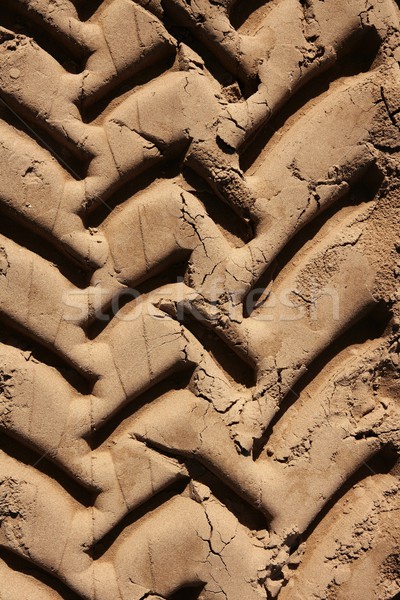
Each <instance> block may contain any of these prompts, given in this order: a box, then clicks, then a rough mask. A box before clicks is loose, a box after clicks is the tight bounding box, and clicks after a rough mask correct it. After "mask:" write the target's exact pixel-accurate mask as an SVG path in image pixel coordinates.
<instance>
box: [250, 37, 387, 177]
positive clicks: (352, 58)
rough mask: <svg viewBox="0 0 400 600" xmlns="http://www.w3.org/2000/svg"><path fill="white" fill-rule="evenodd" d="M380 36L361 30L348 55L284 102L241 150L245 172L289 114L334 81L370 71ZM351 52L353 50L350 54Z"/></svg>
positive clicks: (325, 90)
mask: <svg viewBox="0 0 400 600" xmlns="http://www.w3.org/2000/svg"><path fill="white" fill-rule="evenodd" d="M380 45H381V39H380V37H379V36H378V34H377V32H376V30H375V29H368V30H367V31H362V32H361V33H357V34H356V35H355V36H354V39H353V40H350V42H349V44H348V46H347V48H346V51H347V52H346V54H345V55H344V56H342V57H340V58H339V60H338V61H337V62H336V63H335V64H334V65H333V66H332V67H330V68H328V69H327V70H325V71H323V72H322V73H320V74H319V75H316V76H315V77H314V78H313V79H311V80H309V81H305V82H304V85H303V86H302V87H300V88H299V89H298V91H297V92H295V93H294V94H293V96H292V97H291V98H290V99H289V100H288V101H287V102H286V103H285V105H284V106H283V108H281V109H280V110H279V111H278V113H277V114H276V115H275V116H274V117H273V118H272V119H270V120H269V121H268V122H267V123H266V124H265V125H263V126H262V127H260V129H258V130H257V131H256V132H255V133H254V135H252V136H250V137H249V138H248V139H247V140H246V141H245V143H244V144H243V146H242V148H241V150H240V167H241V169H242V170H243V171H244V172H246V171H248V170H249V169H250V167H251V166H252V165H253V164H254V163H255V161H256V160H257V159H258V158H259V157H260V156H261V155H262V154H263V153H264V152H265V151H266V149H267V146H268V143H269V141H270V140H271V138H272V137H273V136H274V134H275V133H276V132H277V131H279V130H280V129H281V128H282V127H283V125H284V124H285V123H286V121H287V120H288V119H289V117H292V116H293V115H295V114H296V113H297V112H298V111H299V110H300V109H301V108H303V107H304V106H305V105H306V104H307V103H308V102H309V101H311V100H313V99H315V98H318V96H321V95H322V94H323V93H325V92H327V91H328V90H329V88H330V86H331V84H332V83H334V82H335V81H338V80H340V79H341V78H344V77H352V76H355V75H359V74H361V73H366V72H368V71H369V70H370V68H371V66H372V63H373V62H374V60H375V58H376V56H377V54H378V51H379V48H380ZM349 52H350V53H349Z"/></svg>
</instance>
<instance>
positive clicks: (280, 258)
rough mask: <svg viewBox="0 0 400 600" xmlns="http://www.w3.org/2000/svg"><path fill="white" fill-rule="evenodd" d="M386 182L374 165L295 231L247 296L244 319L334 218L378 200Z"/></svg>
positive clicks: (362, 172)
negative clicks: (353, 208)
mask: <svg viewBox="0 0 400 600" xmlns="http://www.w3.org/2000/svg"><path fill="white" fill-rule="evenodd" d="M383 180H384V176H383V174H382V173H381V171H380V170H379V169H378V167H377V165H376V164H375V163H373V164H372V165H370V166H369V167H367V168H366V169H364V170H362V171H361V172H360V173H358V175H357V176H356V177H355V178H354V181H353V182H350V190H349V192H348V193H347V194H345V195H344V196H342V197H341V198H339V199H338V200H337V201H336V202H334V203H333V204H332V205H331V206H328V207H327V208H325V209H324V210H322V211H321V212H318V213H317V214H316V215H315V217H314V218H313V219H312V220H311V221H310V222H309V223H306V224H305V225H304V226H303V227H301V228H300V229H299V230H298V231H297V232H295V234H294V235H293V237H292V238H291V239H290V240H289V241H288V242H287V244H286V245H285V247H284V248H283V250H281V252H279V253H278V255H277V256H276V257H275V259H274V260H273V261H272V262H271V263H270V264H269V265H266V269H265V271H264V273H263V274H262V275H261V276H260V277H259V279H258V280H257V282H256V283H255V284H254V286H253V288H252V290H250V292H249V294H248V295H247V296H246V298H245V300H244V302H243V316H244V317H245V318H247V317H249V316H250V315H251V313H252V312H253V310H254V309H255V308H256V307H257V305H258V304H259V302H260V298H261V296H262V295H263V293H264V291H265V290H266V288H267V287H268V286H269V285H270V284H272V283H273V281H275V280H276V279H277V277H278V276H279V274H280V273H281V272H282V271H283V269H284V268H285V267H286V266H287V265H288V264H289V263H290V261H292V259H293V258H294V257H295V255H296V254H297V253H298V252H299V251H300V250H301V249H302V248H303V247H304V245H305V244H306V243H307V242H309V241H310V240H312V239H313V238H315V236H316V235H317V234H318V233H319V231H320V230H321V229H322V227H323V226H324V225H325V224H326V223H327V222H328V221H329V220H330V219H331V218H332V217H334V216H335V215H336V214H338V213H339V212H340V210H341V209H342V208H345V207H349V206H354V207H356V206H358V205H360V204H362V203H365V202H371V201H372V200H374V199H375V198H376V197H377V195H378V193H379V190H380V189H381V186H382V183H383ZM254 290H257V294H255V293H254Z"/></svg>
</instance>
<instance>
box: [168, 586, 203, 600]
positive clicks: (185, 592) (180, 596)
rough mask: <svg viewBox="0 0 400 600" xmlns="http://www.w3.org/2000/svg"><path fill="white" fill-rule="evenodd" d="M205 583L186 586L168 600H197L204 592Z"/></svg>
mask: <svg viewBox="0 0 400 600" xmlns="http://www.w3.org/2000/svg"><path fill="white" fill-rule="evenodd" d="M204 586H205V583H203V584H197V583H194V584H193V585H190V586H189V585H186V586H185V587H182V588H180V589H179V590H177V591H176V592H175V593H174V594H172V596H169V597H168V600H197V598H199V596H200V594H201V592H202V591H203V589H204Z"/></svg>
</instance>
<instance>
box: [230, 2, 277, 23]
mask: <svg viewBox="0 0 400 600" xmlns="http://www.w3.org/2000/svg"><path fill="white" fill-rule="evenodd" d="M266 4H269V1H268V0H235V1H234V3H233V6H232V8H231V10H230V14H229V19H230V22H231V24H232V27H234V28H235V29H240V27H241V26H242V25H243V24H244V23H245V22H246V21H247V19H248V18H249V17H250V16H251V15H252V14H253V13H254V12H255V11H256V10H257V9H258V8H261V7H262V6H265V5H266Z"/></svg>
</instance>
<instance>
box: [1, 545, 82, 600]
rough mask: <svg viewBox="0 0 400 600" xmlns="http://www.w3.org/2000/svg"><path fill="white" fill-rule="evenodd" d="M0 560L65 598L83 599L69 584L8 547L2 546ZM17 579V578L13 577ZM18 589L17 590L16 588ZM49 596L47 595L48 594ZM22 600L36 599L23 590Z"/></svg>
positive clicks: (69, 599) (68, 599)
mask: <svg viewBox="0 0 400 600" xmlns="http://www.w3.org/2000/svg"><path fill="white" fill-rule="evenodd" d="M0 560H1V561H4V562H5V564H6V565H7V566H8V567H9V568H10V569H11V570H12V571H14V572H16V573H21V575H26V576H28V577H29V578H33V579H36V580H37V581H38V582H40V583H42V584H43V585H44V586H46V587H47V588H50V590H52V591H54V592H57V593H58V594H59V595H60V596H61V598H63V600H82V597H81V596H78V594H76V593H75V592H74V591H73V590H71V589H70V588H69V587H68V586H67V585H65V584H64V583H63V582H61V581H60V580H59V579H57V577H55V576H54V575H52V574H50V573H48V572H47V571H44V570H43V569H41V568H40V567H37V566H36V565H34V564H33V563H31V562H30V561H29V560H27V559H26V558H24V557H23V556H20V555H18V554H15V553H14V552H11V550H8V549H7V548H4V547H2V546H0ZM13 581H15V579H13ZM2 591H5V590H3V586H2V583H0V592H2ZM15 591H16V590H15ZM39 597H40V596H36V594H35V598H39ZM46 597H47V596H46ZM20 598H21V600H22V598H24V599H25V598H26V600H34V599H33V598H31V597H30V598H28V597H27V596H25V595H24V594H23V593H22V590H21V596H20Z"/></svg>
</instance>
